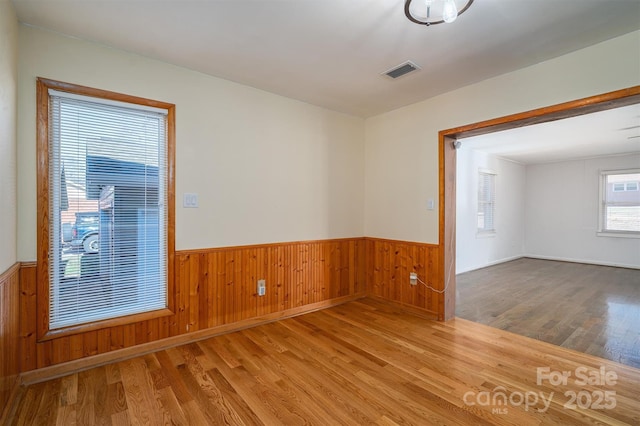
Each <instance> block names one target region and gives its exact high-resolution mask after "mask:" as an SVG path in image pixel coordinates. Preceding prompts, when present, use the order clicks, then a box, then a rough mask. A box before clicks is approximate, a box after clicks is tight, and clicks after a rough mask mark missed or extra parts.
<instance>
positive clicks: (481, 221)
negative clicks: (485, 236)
mask: <svg viewBox="0 0 640 426" xmlns="http://www.w3.org/2000/svg"><path fill="white" fill-rule="evenodd" d="M495 193H496V174H495V173H494V172H491V171H488V170H480V171H479V172H478V232H479V233H494V232H495V223H494V219H495V202H496V195H495Z"/></svg>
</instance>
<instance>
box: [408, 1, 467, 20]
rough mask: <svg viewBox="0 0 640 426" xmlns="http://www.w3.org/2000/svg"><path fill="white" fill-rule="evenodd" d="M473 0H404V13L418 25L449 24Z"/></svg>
mask: <svg viewBox="0 0 640 426" xmlns="http://www.w3.org/2000/svg"><path fill="white" fill-rule="evenodd" d="M472 3H473V0H416V1H413V0H405V2H404V14H405V15H406V16H407V18H408V19H409V20H410V21H411V22H415V23H416V24H420V25H427V26H429V25H436V24H442V23H443V22H446V23H448V24H450V23H451V22H453V21H455V20H456V19H457V18H458V16H459V15H462V14H463V13H464V12H466V11H467V9H469V7H470V6H471V4H472Z"/></svg>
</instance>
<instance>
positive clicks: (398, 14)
mask: <svg viewBox="0 0 640 426" xmlns="http://www.w3.org/2000/svg"><path fill="white" fill-rule="evenodd" d="M456 1H459V0H456ZM13 3H14V5H15V7H16V12H17V15H18V19H19V20H20V22H22V23H25V24H28V25H33V26H37V27H42V28H47V29H51V30H54V31H57V32H60V33H64V34H68V35H71V36H75V37H79V38H82V39H86V40H91V41H95V42H98V43H102V44H105V45H109V46H113V47H116V48H119V49H123V50H126V51H129V52H133V53H136V54H140V55H143V56H147V57H150V58H155V59H159V60H162V61H165V62H169V63H172V64H176V65H179V66H183V67H186V68H190V69H193V70H197V71H200V72H202V73H205V74H210V75H213V76H217V77H221V78H224V79H228V80H232V81H235V82H238V83H241V84H244V85H248V86H252V87H256V88H259V89H262V90H266V91H268V92H272V93H276V94H280V95H283V96H287V97H290V98H294V99H299V100H302V101H305V102H308V103H311V104H314V105H319V106H322V107H326V108H329V109H332V110H335V111H340V112H344V113H348V114H352V115H356V116H361V117H369V116H372V115H376V114H380V113H383V112H386V111H390V110H393V109H396V108H399V107H402V106H404V105H408V104H411V103H415V102H418V101H421V100H424V99H427V98H430V97H433V96H435V95H438V94H441V93H445V92H448V91H451V90H453V89H456V88H459V87H462V86H465V85H469V84H472V83H475V82H478V81H481V80H485V79H487V78H490V77H493V76H496V75H500V74H504V73H507V72H510V71H514V70H516V69H519V68H523V67H526V66H529V65H532V64H535V63H539V62H542V61H545V60H548V59H551V58H553V57H557V56H560V55H563V54H565V53H568V52H571V51H575V50H578V49H581V48H584V47H587V46H590V45H593V44H595V43H598V42H601V41H604V40H607V39H610V38H614V37H617V36H620V35H622V34H626V33H629V32H631V31H634V30H637V29H640V0H475V2H474V3H473V5H472V6H471V8H470V9H469V10H468V11H466V12H465V13H464V14H463V15H461V16H460V17H459V18H458V20H457V21H456V22H455V23H453V24H442V25H436V26H431V27H425V26H420V25H416V24H414V23H411V22H409V21H408V20H407V19H406V17H405V16H404V12H403V7H404V0H208V1H207V0H126V1H125V0H56V1H51V0H13ZM407 60H411V61H413V62H414V63H416V64H417V65H419V66H420V67H421V68H422V69H421V70H420V71H418V72H414V73H412V74H409V75H406V76H404V77H401V78H399V79H397V80H391V79H389V78H387V77H383V76H381V75H380V74H381V73H383V72H384V71H387V70H389V69H390V68H392V67H394V66H396V65H398V64H400V63H402V62H405V61H407Z"/></svg>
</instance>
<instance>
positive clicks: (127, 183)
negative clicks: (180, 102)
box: [39, 80, 173, 332]
mask: <svg viewBox="0 0 640 426" xmlns="http://www.w3.org/2000/svg"><path fill="white" fill-rule="evenodd" d="M39 90H40V91H42V92H44V91H45V90H46V93H40V95H41V96H46V100H47V102H46V104H45V105H42V104H41V105H40V106H41V107H43V108H46V109H47V110H48V114H47V123H48V126H47V129H46V133H47V140H46V144H43V146H39V152H40V155H42V156H43V157H44V155H46V164H47V166H48V167H47V169H48V170H47V182H39V185H40V189H41V190H42V189H44V188H46V189H47V191H46V195H47V197H46V198H47V205H46V206H39V210H41V211H43V210H45V209H46V211H47V218H48V220H47V223H45V224H43V225H45V226H43V229H45V230H46V235H44V237H45V238H46V241H47V245H48V259H47V264H48V265H47V270H46V275H47V277H48V279H47V281H48V283H47V289H48V292H47V293H48V294H47V296H48V297H47V299H48V313H49V315H48V327H47V328H48V330H45V331H46V332H48V331H52V330H53V331H54V330H64V329H65V328H68V327H78V326H82V325H86V324H96V323H99V322H101V321H105V320H111V319H115V318H123V317H127V316H131V315H136V314H142V313H148V312H154V311H155V312H158V311H161V310H166V309H167V308H168V306H169V294H168V288H169V286H168V278H169V276H170V274H169V271H168V266H169V264H168V254H169V252H170V251H171V250H172V247H171V244H170V243H169V241H168V239H167V236H168V228H169V225H170V223H172V220H171V221H170V216H172V212H170V210H171V209H170V208H169V207H170V205H169V203H168V199H167V195H168V193H169V191H168V188H169V187H170V185H172V183H171V182H169V174H168V164H169V159H170V157H169V156H170V155H173V154H172V150H171V149H169V145H168V140H169V138H168V128H169V127H168V120H169V117H168V116H169V115H170V112H171V115H172V109H173V106H172V105H170V104H166V105H162V104H161V103H158V102H153V101H148V102H146V101H145V100H142V99H139V98H133V97H128V96H126V95H117V94H111V93H109V92H103V91H99V90H95V89H87V88H83V87H76V86H70V85H59V84H57V83H56V82H52V81H49V80H41V81H39ZM41 113H42V111H41ZM43 151H46V153H45V152H43ZM42 175H43V177H44V173H43V174H42ZM41 193H45V191H41ZM40 202H43V201H42V200H41V201H40ZM39 241H43V239H39Z"/></svg>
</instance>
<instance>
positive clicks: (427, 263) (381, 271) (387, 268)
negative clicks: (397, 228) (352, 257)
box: [366, 238, 443, 318]
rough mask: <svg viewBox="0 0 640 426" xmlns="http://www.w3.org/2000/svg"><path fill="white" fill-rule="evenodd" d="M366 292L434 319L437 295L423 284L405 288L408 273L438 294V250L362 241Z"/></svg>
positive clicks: (420, 245) (403, 244)
mask: <svg viewBox="0 0 640 426" xmlns="http://www.w3.org/2000/svg"><path fill="white" fill-rule="evenodd" d="M366 253H367V254H366V258H367V266H366V271H367V286H368V287H367V290H368V294H369V295H370V296H375V297H380V298H382V299H385V300H387V301H391V302H395V303H398V304H400V305H402V306H403V307H405V308H409V309H412V310H414V311H415V312H417V313H422V314H427V315H428V316H432V317H433V318H436V317H437V316H438V312H439V311H438V309H439V303H440V294H438V293H435V292H433V291H431V290H429V289H428V288H427V287H426V286H425V284H423V283H420V282H418V284H417V285H415V286H412V285H410V284H409V273H410V272H417V274H418V278H420V280H422V281H423V282H424V283H426V284H428V285H430V286H431V287H433V288H435V289H438V290H440V289H441V287H442V283H443V278H442V273H441V271H440V262H439V254H440V247H439V246H438V245H433V244H424V243H414V242H407V241H397V240H384V239H379V238H366Z"/></svg>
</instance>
